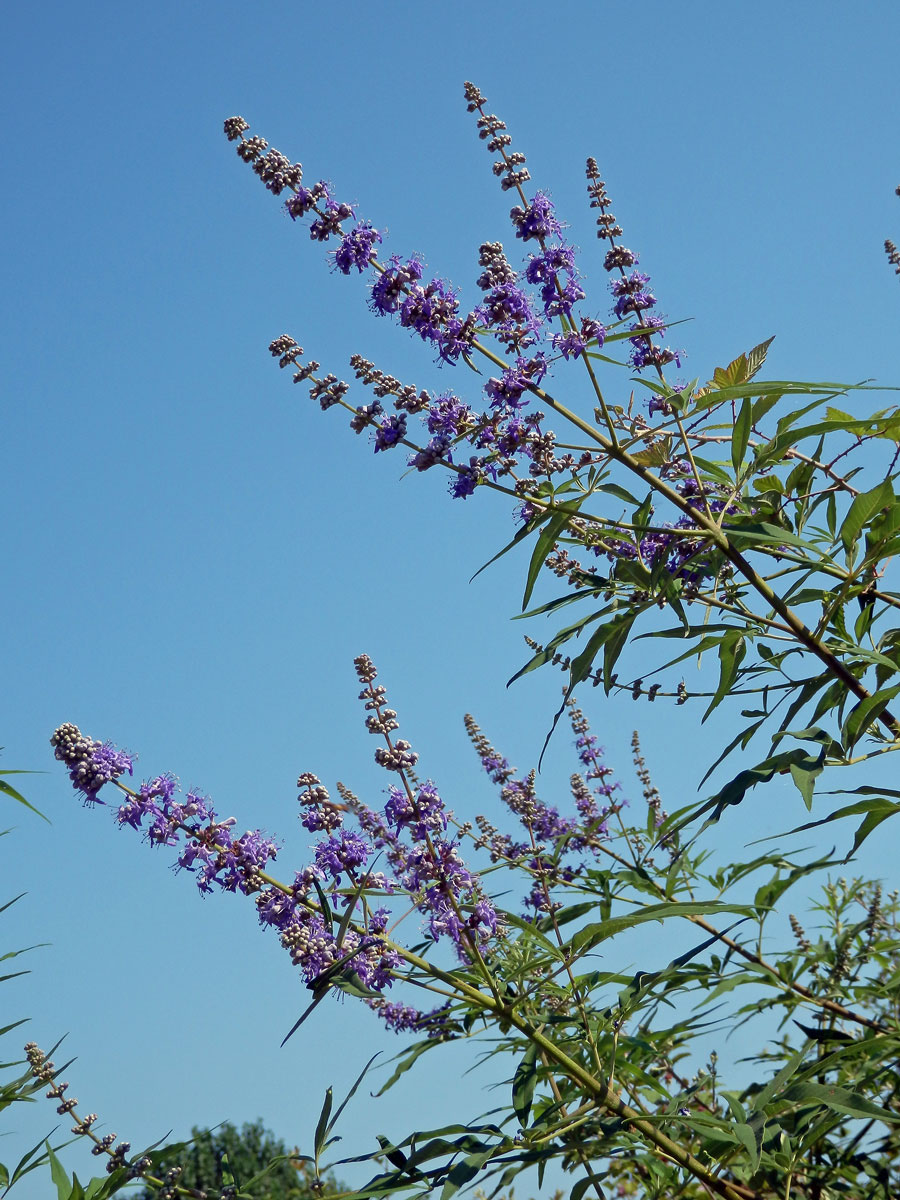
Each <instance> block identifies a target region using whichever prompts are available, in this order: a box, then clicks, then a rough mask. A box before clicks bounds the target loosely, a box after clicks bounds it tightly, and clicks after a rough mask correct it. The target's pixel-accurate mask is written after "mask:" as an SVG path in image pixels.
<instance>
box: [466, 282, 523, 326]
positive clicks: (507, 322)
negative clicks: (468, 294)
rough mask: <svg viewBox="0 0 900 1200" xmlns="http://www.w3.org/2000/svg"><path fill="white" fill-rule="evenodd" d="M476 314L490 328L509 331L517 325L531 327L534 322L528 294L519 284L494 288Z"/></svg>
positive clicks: (502, 284) (504, 284)
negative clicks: (508, 329)
mask: <svg viewBox="0 0 900 1200" xmlns="http://www.w3.org/2000/svg"><path fill="white" fill-rule="evenodd" d="M476 314H477V316H478V317H479V319H480V320H482V321H483V322H484V324H485V325H487V326H488V327H489V328H490V327H492V326H496V327H498V328H500V329H507V328H509V327H511V326H515V325H529V324H530V323H531V322H533V321H534V312H533V311H532V308H531V300H530V299H529V296H528V293H527V292H525V291H523V290H522V288H520V287H519V286H518V284H517V283H501V284H500V285H499V286H498V287H495V288H492V289H491V291H490V292H488V294H487V295H486V296H485V298H484V301H483V302H482V304H480V305H479V307H478V308H477V309H476Z"/></svg>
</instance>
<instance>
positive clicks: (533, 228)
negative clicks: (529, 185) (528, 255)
mask: <svg viewBox="0 0 900 1200" xmlns="http://www.w3.org/2000/svg"><path fill="white" fill-rule="evenodd" d="M509 215H510V218H511V220H512V222H513V224H514V225H515V227H516V237H519V238H521V239H522V241H523V242H527V241H529V239H531V238H550V237H559V236H560V235H561V234H562V226H561V225H560V223H559V221H558V220H557V219H556V216H555V214H554V211H553V202H552V201H551V199H550V197H549V196H547V195H545V193H544V192H536V193H535V196H534V199H533V200H532V201H531V203H530V204H529V205H528V207H527V208H521V207H519V206H518V205H517V206H516V207H515V208H514V209H512V211H511V212H510V214H509Z"/></svg>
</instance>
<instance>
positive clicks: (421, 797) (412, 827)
mask: <svg viewBox="0 0 900 1200" xmlns="http://www.w3.org/2000/svg"><path fill="white" fill-rule="evenodd" d="M388 794H389V797H390V798H389V800H388V802H387V804H386V805H385V806H384V815H385V816H386V817H387V819H388V821H389V822H390V824H391V825H393V826H394V828H395V829H396V830H397V831H398V833H399V831H400V830H401V829H408V830H409V831H410V833H411V834H412V836H413V837H414V838H415V839H416V841H422V840H423V839H424V838H425V837H426V835H428V834H435V833H443V832H444V830H445V829H446V828H447V814H446V813H445V811H444V802H443V801H442V800H441V797H440V796H439V795H438V790H437V787H436V786H435V784H434V783H432V781H431V780H430V779H428V780H426V782H425V783H423V784H421V785H420V786H419V788H418V790H417V791H416V793H415V795H414V796H413V798H412V799H410V797H409V795H408V794H407V793H406V791H405V790H404V789H403V788H399V787H391V788H389V789H388Z"/></svg>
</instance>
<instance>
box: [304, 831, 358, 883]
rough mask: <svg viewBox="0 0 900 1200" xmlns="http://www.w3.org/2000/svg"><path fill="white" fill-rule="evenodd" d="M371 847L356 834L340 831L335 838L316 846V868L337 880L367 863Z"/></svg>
mask: <svg viewBox="0 0 900 1200" xmlns="http://www.w3.org/2000/svg"><path fill="white" fill-rule="evenodd" d="M371 853H372V847H371V846H370V845H369V843H368V842H367V841H366V840H365V838H363V837H361V836H360V835H359V834H358V833H351V832H349V831H348V830H346V829H342V830H341V832H340V834H339V835H337V836H336V837H330V838H328V839H327V841H324V842H320V843H319V844H318V846H316V855H315V857H316V866H317V867H318V868H319V870H320V871H323V872H327V873H328V874H330V875H331V876H332V878H333V879H335V880H338V879H340V878H341V876H342V875H344V874H348V873H352V872H354V871H357V870H358V869H359V868H360V867H364V866H365V865H366V863H367V862H368V861H369V855H370V854H371Z"/></svg>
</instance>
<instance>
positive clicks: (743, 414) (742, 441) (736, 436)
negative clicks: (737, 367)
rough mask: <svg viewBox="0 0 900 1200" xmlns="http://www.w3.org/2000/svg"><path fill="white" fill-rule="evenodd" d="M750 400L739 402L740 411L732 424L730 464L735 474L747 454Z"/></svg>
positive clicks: (745, 398)
mask: <svg viewBox="0 0 900 1200" xmlns="http://www.w3.org/2000/svg"><path fill="white" fill-rule="evenodd" d="M750 421H751V400H750V397H749V396H745V397H744V399H743V400H742V401H741V409H740V412H739V413H738V415H737V420H736V421H735V423H734V433H733V434H732V436H731V463H732V466H733V467H734V469H735V472H739V471H740V469H741V463H742V462H743V461H744V455H745V454H746V453H747V443H748V442H749V441H750Z"/></svg>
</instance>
